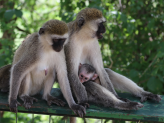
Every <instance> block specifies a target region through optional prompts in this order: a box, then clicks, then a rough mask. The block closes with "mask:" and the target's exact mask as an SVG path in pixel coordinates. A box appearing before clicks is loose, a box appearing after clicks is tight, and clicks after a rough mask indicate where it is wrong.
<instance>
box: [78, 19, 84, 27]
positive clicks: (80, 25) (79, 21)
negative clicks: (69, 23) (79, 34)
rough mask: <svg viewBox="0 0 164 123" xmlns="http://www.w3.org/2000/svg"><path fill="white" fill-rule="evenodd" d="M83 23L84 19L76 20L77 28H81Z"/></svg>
mask: <svg viewBox="0 0 164 123" xmlns="http://www.w3.org/2000/svg"><path fill="white" fill-rule="evenodd" d="M84 22H85V20H84V18H83V17H80V19H79V20H78V26H79V27H82V26H83V25H84Z"/></svg>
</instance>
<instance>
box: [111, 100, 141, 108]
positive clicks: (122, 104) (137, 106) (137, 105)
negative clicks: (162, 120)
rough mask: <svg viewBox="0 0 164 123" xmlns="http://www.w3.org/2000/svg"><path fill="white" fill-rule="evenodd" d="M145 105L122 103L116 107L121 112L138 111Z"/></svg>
mask: <svg viewBox="0 0 164 123" xmlns="http://www.w3.org/2000/svg"><path fill="white" fill-rule="evenodd" d="M143 106H144V105H143V104H141V103H138V102H132V101H131V102H122V103H118V104H117V105H116V106H114V107H115V108H117V109H120V110H138V109H139V108H142V107H143Z"/></svg>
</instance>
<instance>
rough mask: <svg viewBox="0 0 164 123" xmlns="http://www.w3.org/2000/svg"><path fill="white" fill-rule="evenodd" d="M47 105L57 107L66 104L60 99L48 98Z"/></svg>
mask: <svg viewBox="0 0 164 123" xmlns="http://www.w3.org/2000/svg"><path fill="white" fill-rule="evenodd" d="M47 103H48V105H49V106H50V105H51V104H52V103H54V104H56V105H58V106H62V107H63V106H64V105H65V104H66V103H65V102H64V101H62V100H60V99H57V98H56V97H52V96H49V97H48V99H47Z"/></svg>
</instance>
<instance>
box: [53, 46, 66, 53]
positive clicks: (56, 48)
mask: <svg viewBox="0 0 164 123" xmlns="http://www.w3.org/2000/svg"><path fill="white" fill-rule="evenodd" d="M52 48H53V49H54V50H55V51H56V52H60V51H61V50H62V49H63V46H60V47H59V46H58V47H56V46H54V45H52Z"/></svg>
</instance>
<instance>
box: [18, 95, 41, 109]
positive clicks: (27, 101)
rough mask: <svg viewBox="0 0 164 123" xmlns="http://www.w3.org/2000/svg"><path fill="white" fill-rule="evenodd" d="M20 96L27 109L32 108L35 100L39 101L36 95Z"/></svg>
mask: <svg viewBox="0 0 164 123" xmlns="http://www.w3.org/2000/svg"><path fill="white" fill-rule="evenodd" d="M20 98H21V99H22V100H23V101H24V107H25V108H26V109H30V108H31V105H32V104H33V101H35V102H37V101H38V100H37V99H36V98H34V97H30V96H20Z"/></svg>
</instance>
